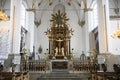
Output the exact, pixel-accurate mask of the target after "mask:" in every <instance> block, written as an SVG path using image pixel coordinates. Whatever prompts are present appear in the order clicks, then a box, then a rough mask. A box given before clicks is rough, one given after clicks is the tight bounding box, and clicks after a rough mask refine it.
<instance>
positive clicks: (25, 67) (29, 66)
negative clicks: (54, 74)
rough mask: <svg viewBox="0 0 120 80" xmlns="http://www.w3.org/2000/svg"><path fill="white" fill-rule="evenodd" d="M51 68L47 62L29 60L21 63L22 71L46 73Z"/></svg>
mask: <svg viewBox="0 0 120 80" xmlns="http://www.w3.org/2000/svg"><path fill="white" fill-rule="evenodd" d="M48 66H49V63H47V61H46V60H29V61H22V62H21V67H20V70H21V71H46V70H47V69H48V68H47V67H48Z"/></svg>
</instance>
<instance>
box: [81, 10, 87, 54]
mask: <svg viewBox="0 0 120 80" xmlns="http://www.w3.org/2000/svg"><path fill="white" fill-rule="evenodd" d="M88 14H89V11H88V12H85V25H84V26H83V27H82V36H83V37H82V38H83V39H82V51H84V52H85V53H87V52H88V51H89V19H88ZM86 55H87V54H86Z"/></svg>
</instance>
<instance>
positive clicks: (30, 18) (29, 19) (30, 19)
mask: <svg viewBox="0 0 120 80" xmlns="http://www.w3.org/2000/svg"><path fill="white" fill-rule="evenodd" d="M26 27H27V28H28V33H27V40H28V41H27V44H26V47H27V48H28V49H30V52H33V46H34V12H33V11H27V12H26Z"/></svg>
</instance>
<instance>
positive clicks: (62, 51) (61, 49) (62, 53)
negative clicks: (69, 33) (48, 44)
mask: <svg viewBox="0 0 120 80" xmlns="http://www.w3.org/2000/svg"><path fill="white" fill-rule="evenodd" d="M61 50H62V56H64V48H63V47H62V48H61Z"/></svg>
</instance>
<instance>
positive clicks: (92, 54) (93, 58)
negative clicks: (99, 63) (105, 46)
mask: <svg viewBox="0 0 120 80" xmlns="http://www.w3.org/2000/svg"><path fill="white" fill-rule="evenodd" d="M97 55H98V52H97V50H96V49H93V50H92V51H91V52H90V61H91V62H95V61H96V58H97Z"/></svg>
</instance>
